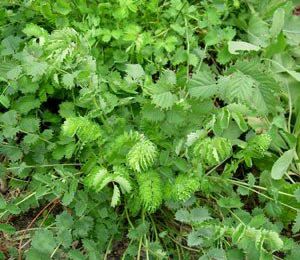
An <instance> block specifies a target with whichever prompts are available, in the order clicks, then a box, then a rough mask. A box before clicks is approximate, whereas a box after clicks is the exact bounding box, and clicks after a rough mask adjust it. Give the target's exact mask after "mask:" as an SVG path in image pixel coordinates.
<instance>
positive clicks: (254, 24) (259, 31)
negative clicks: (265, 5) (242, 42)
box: [247, 15, 270, 48]
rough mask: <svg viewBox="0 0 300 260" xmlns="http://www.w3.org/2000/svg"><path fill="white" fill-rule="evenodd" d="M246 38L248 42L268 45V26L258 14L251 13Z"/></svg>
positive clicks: (262, 45) (261, 45)
mask: <svg viewBox="0 0 300 260" xmlns="http://www.w3.org/2000/svg"><path fill="white" fill-rule="evenodd" d="M247 32H248V40H249V42H250V43H252V44H253V45H256V46H260V47H263V48H265V47H267V46H268V45H269V38H270V34H269V28H268V24H267V23H266V22H265V21H263V20H262V19H261V18H260V17H259V16H257V15H252V16H251V18H250V21H249V25H248V30H247Z"/></svg>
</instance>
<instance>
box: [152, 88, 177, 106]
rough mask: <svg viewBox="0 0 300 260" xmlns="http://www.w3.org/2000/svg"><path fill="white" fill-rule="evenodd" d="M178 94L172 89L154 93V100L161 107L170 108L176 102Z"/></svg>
mask: <svg viewBox="0 0 300 260" xmlns="http://www.w3.org/2000/svg"><path fill="white" fill-rule="evenodd" d="M176 101H177V96H176V95H175V94H172V93H171V92H170V91H167V92H163V93H158V94H154V95H152V102H153V104H155V105H156V106H157V107H159V108H161V109H170V108H172V106H173V105H174V104H175V103H176Z"/></svg>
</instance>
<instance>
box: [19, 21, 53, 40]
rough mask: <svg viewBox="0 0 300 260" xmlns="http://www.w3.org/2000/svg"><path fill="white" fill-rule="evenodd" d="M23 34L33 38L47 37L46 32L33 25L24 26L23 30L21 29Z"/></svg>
mask: <svg viewBox="0 0 300 260" xmlns="http://www.w3.org/2000/svg"><path fill="white" fill-rule="evenodd" d="M23 33H25V34H26V35H27V36H34V37H37V38H38V37H42V36H44V37H45V36H47V35H48V33H47V31H46V30H45V29H44V28H42V27H40V26H38V25H36V24H34V23H29V24H26V26H25V28H24V29H23Z"/></svg>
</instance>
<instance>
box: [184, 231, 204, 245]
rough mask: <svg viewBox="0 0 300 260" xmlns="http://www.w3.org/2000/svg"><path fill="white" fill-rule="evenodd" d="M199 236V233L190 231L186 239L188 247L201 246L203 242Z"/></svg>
mask: <svg viewBox="0 0 300 260" xmlns="http://www.w3.org/2000/svg"><path fill="white" fill-rule="evenodd" d="M201 235H202V233H201V232H199V231H192V232H191V233H189V235H188V238H187V243H188V246H201V245H202V244H203V242H204V240H203V238H202V236H201Z"/></svg>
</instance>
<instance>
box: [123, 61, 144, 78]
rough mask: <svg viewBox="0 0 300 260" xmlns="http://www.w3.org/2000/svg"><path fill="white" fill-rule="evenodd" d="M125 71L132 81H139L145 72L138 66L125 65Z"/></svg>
mask: <svg viewBox="0 0 300 260" xmlns="http://www.w3.org/2000/svg"><path fill="white" fill-rule="evenodd" d="M125 71H126V72H127V74H128V75H129V76H130V77H132V78H133V79H140V78H142V77H143V76H144V75H145V71H144V69H143V67H142V66H141V65H140V64H126V70H125Z"/></svg>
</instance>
